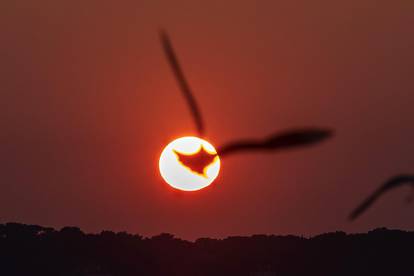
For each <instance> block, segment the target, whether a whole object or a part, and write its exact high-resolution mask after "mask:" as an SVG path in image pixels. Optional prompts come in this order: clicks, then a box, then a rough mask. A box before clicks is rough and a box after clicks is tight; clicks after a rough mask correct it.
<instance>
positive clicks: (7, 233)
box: [0, 223, 414, 275]
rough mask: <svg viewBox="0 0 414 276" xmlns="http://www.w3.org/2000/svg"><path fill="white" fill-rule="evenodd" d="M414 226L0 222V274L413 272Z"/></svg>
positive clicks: (367, 273)
mask: <svg viewBox="0 0 414 276" xmlns="http://www.w3.org/2000/svg"><path fill="white" fill-rule="evenodd" d="M413 247H414V232H406V231H400V230H387V229H385V228H380V229H375V230H373V231H370V232H368V233H366V234H346V233H344V232H334V233H326V234H322V235H318V236H314V237H312V238H305V237H297V236H291V235H289V236H275V235H253V236H250V237H239V236H236V237H228V238H225V239H211V238H200V239H197V240H196V241H194V242H190V241H186V240H182V239H179V238H176V237H174V236H173V235H171V234H167V233H163V234H160V235H157V236H153V237H150V238H144V237H143V236H140V235H132V234H128V233H126V232H118V233H115V232H112V231H102V232H101V233H99V234H85V233H83V232H82V231H81V230H80V229H79V228H77V227H64V228H62V229H61V230H55V229H53V228H49V227H41V226H37V225H25V224H18V223H7V224H0V265H1V267H0V274H1V275H413V273H414V267H413V266H412V255H411V252H412V248H413Z"/></svg>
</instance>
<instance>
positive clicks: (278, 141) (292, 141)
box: [160, 30, 333, 173]
mask: <svg viewBox="0 0 414 276" xmlns="http://www.w3.org/2000/svg"><path fill="white" fill-rule="evenodd" d="M160 39H161V44H162V47H163V50H164V53H165V55H166V58H167V60H168V63H169V64H170V67H171V69H172V71H173V74H174V76H175V78H176V80H177V82H178V85H179V87H180V90H181V92H182V94H183V96H184V98H185V100H186V102H187V104H188V107H189V108H190V111H191V115H192V117H193V119H194V122H195V125H196V129H197V133H198V135H199V136H201V137H202V136H204V134H205V124H204V120H203V118H202V116H201V111H200V108H199V105H198V104H197V101H196V99H195V97H194V95H193V93H192V91H191V88H190V85H189V84H188V82H187V80H186V78H185V76H184V73H183V70H182V68H181V66H180V63H179V62H178V59H177V55H176V54H175V52H174V49H173V47H172V43H171V40H170V38H169V36H168V35H167V33H166V32H165V31H163V30H161V31H160ZM332 135H333V131H332V130H331V129H326V128H316V127H304V128H297V129H289V130H285V131H280V132H276V133H273V134H272V135H269V136H268V137H265V138H252V139H240V140H236V141H232V142H229V143H227V144H224V145H222V146H219V147H218V150H217V154H218V155H219V156H220V157H224V156H229V155H232V154H235V153H244V152H252V151H262V152H269V151H277V150H286V149H293V148H298V147H305V146H311V145H314V144H318V143H320V142H321V141H324V140H326V139H327V138H330V137H331V136H332ZM200 152H201V154H200V160H198V161H197V160H196V159H195V158H188V157H186V156H184V155H183V154H180V153H177V152H176V154H177V157H178V158H179V159H180V160H181V161H183V164H184V163H185V165H186V166H187V167H189V168H191V169H192V170H193V171H194V172H197V173H200V172H202V171H203V170H204V168H205V167H206V166H208V164H207V163H208V162H207V161H206V160H213V159H214V157H215V155H212V156H207V155H206V153H205V152H204V151H202V150H201V151H200ZM192 163H194V166H192V165H191V164H192ZM204 165H205V166H204Z"/></svg>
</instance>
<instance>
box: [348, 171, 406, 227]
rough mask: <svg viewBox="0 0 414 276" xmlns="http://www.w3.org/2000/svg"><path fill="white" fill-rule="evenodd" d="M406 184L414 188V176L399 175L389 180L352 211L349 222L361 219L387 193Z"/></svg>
mask: <svg viewBox="0 0 414 276" xmlns="http://www.w3.org/2000/svg"><path fill="white" fill-rule="evenodd" d="M406 184H411V185H413V186H414V175H398V176H395V177H393V178H391V179H389V180H388V181H387V182H385V183H384V184H383V185H381V186H380V187H379V188H378V189H376V190H375V191H374V192H373V193H372V194H371V195H370V196H369V197H368V198H366V199H365V200H364V201H363V202H362V203H361V204H360V205H358V207H357V208H355V209H354V210H353V211H352V213H351V214H350V215H349V220H355V219H356V218H357V217H359V216H360V215H361V214H362V213H363V212H365V211H366V210H367V209H368V208H369V207H371V206H372V204H373V203H374V202H375V201H376V200H377V199H378V198H379V197H380V196H381V195H382V194H384V193H385V192H387V191H389V190H392V189H394V188H398V187H400V186H402V185H406Z"/></svg>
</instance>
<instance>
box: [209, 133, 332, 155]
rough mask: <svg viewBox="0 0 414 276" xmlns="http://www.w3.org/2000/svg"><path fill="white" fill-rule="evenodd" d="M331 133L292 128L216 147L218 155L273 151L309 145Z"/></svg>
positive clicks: (329, 135) (327, 136)
mask: <svg viewBox="0 0 414 276" xmlns="http://www.w3.org/2000/svg"><path fill="white" fill-rule="evenodd" d="M332 134H333V131H332V130H329V129H321V128H304V129H294V130H288V131H284V132H278V133H275V134H273V135H271V136H269V137H267V138H265V139H262V140H258V139H246V140H240V141H235V142H231V143H228V144H225V145H223V146H221V147H219V148H218V150H217V152H218V154H219V156H220V157H223V156H227V155H229V154H233V153H237V152H245V151H275V150H285V149H292V148H296V147H303V146H310V145H313V144H316V143H319V142H321V141H323V140H325V139H327V138H329V137H331V136H332Z"/></svg>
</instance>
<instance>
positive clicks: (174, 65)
mask: <svg viewBox="0 0 414 276" xmlns="http://www.w3.org/2000/svg"><path fill="white" fill-rule="evenodd" d="M160 38H161V44H162V47H163V49H164V52H165V55H166V57H167V60H168V62H169V63H170V65H171V69H172V71H173V73H174V75H175V78H176V79H177V81H178V85H179V86H180V89H181V91H182V92H183V95H184V97H185V99H186V101H187V103H188V106H189V107H190V110H191V114H192V115H193V118H194V121H195V124H196V127H197V132H198V134H199V135H200V136H202V135H204V123H203V118H202V117H201V112H200V109H199V107H198V105H197V102H196V100H195V98H194V96H193V93H192V92H191V89H190V86H189V85H188V82H187V80H186V79H185V77H184V73H183V70H182V69H181V66H180V64H179V62H178V59H177V56H176V54H175V52H174V49H173V47H172V44H171V40H170V38H169V37H168V35H167V33H166V32H165V31H162V30H161V31H160Z"/></svg>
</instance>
